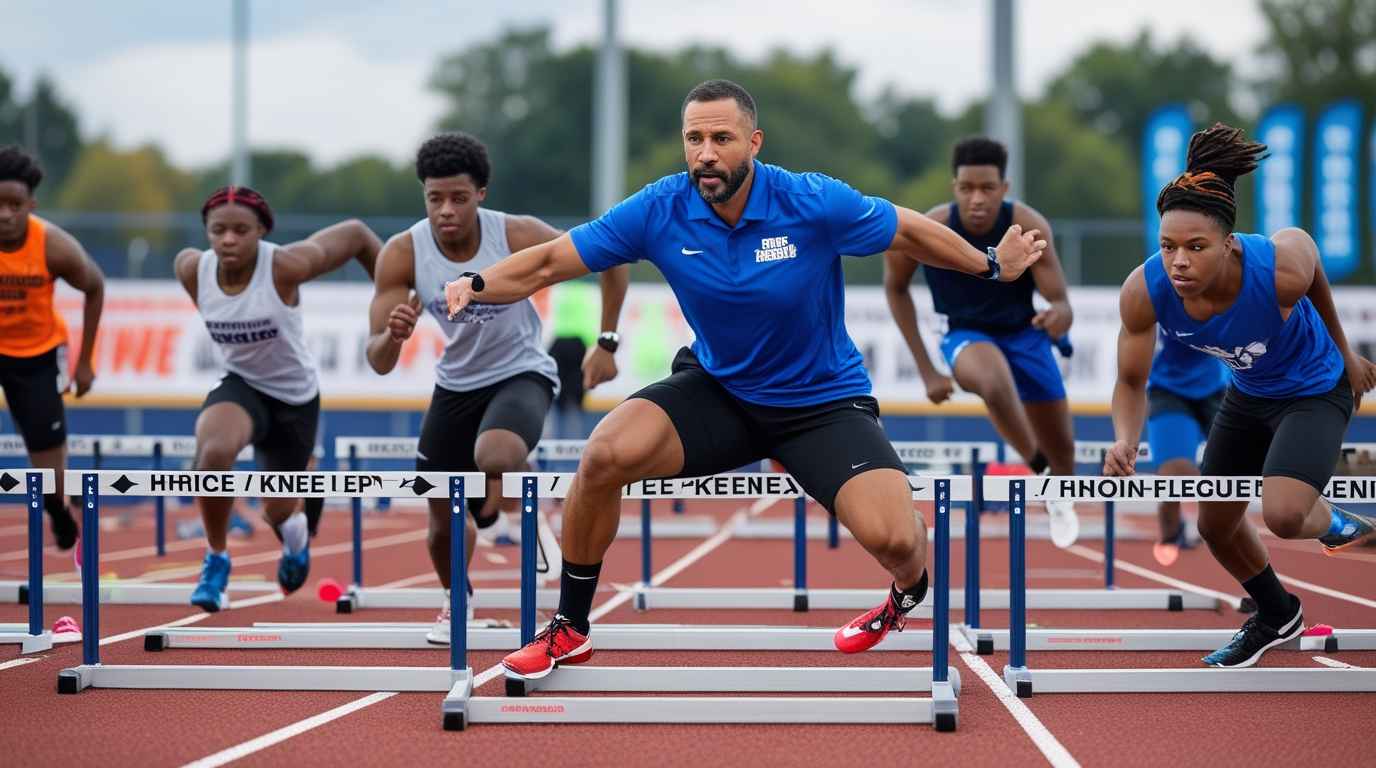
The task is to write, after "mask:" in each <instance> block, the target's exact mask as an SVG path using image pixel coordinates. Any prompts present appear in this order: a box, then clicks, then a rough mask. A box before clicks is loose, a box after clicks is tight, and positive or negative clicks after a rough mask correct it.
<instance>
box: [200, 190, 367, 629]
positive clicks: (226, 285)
mask: <svg viewBox="0 0 1376 768" xmlns="http://www.w3.org/2000/svg"><path fill="white" fill-rule="evenodd" d="M201 217H202V219H203V220H204V222H205V225H206V235H207V238H208V239H209V240H210V246H211V247H210V249H208V250H204V251H203V250H201V249H199V248H187V249H185V250H183V251H182V252H181V253H179V254H177V260H176V265H175V270H176V275H177V280H178V281H179V282H181V284H182V287H183V288H185V289H186V292H187V294H188V295H189V296H190V297H191V300H192V302H194V303H195V304H196V308H197V309H198V310H199V311H200V313H201V315H202V317H203V318H204V320H205V324H206V328H207V330H209V331H210V335H211V338H212V340H213V341H214V342H215V343H216V344H217V345H218V346H219V347H220V349H221V351H222V352H223V353H224V356H225V361H226V367H227V368H228V372H227V373H226V374H225V376H224V378H222V379H221V380H220V382H219V383H218V384H216V385H215V387H214V388H213V389H212V390H211V392H210V394H209V395H208V396H207V397H206V401H205V404H204V405H203V406H202V409H201V413H200V415H199V416H198V417H197V418H196V461H195V468H196V469H198V470H215V471H224V470H228V469H232V468H233V466H234V461H235V457H237V456H238V455H239V452H240V451H242V450H243V449H244V447H245V446H247V445H249V444H250V443H252V444H253V446H254V453H255V459H256V460H257V463H258V466H259V467H260V468H261V469H265V470H270V471H290V472H299V471H302V470H304V469H306V468H307V465H308V463H309V461H310V458H311V452H312V449H314V447H315V431H316V425H317V422H318V419H319V413H320V399H319V396H318V391H319V390H318V375H317V373H316V369H315V361H314V359H313V358H312V357H311V355H310V353H309V352H308V351H307V349H306V345H305V337H304V330H303V328H302V323H301V309H300V303H301V294H300V286H301V285H302V284H303V283H305V282H307V281H309V280H312V279H314V278H316V277H318V276H320V275H323V274H325V273H326V272H330V271H333V270H335V269H338V268H339V267H342V266H344V265H345V264H346V263H348V262H349V261H351V260H355V259H356V260H357V261H358V262H359V263H360V264H362V265H363V268H364V269H365V270H367V271H368V274H369V275H371V274H372V273H373V265H374V263H375V262H376V260H377V254H378V251H379V250H381V247H382V243H381V241H379V240H378V237H377V235H375V234H373V232H372V230H370V229H368V227H367V226H366V225H364V224H363V222H361V221H357V220H352V221H345V222H341V223H339V224H335V225H334V226H331V227H327V228H325V229H322V230H321V231H319V232H316V233H315V234H313V235H311V236H310V237H309V238H308V239H306V240H302V241H300V242H296V243H292V244H290V245H284V246H277V245H273V244H271V243H269V242H267V241H266V240H264V238H265V237H266V236H267V235H268V233H269V232H271V231H272V225H273V216H272V209H271V208H269V207H268V203H267V201H266V200H264V199H263V197H262V195H259V194H258V193H257V192H255V191H253V190H252V189H249V188H247V187H224V188H221V189H219V190H217V191H216V192H215V193H214V194H212V195H211V196H210V198H209V199H208V200H206V202H205V205H204V206H203V207H202V208H201ZM196 502H197V505H198V506H199V507H200V510H201V519H202V521H203V523H204V525H205V535H206V543H207V544H208V545H209V551H208V552H207V553H206V556H205V560H204V562H203V563H202V566H201V578H200V581H199V582H198V583H197V584H196V589H195V590H194V591H193V592H192V595H191V603H192V605H196V606H199V607H201V608H203V609H205V610H206V611H209V612H214V611H218V610H219V609H220V608H221V607H222V606H223V605H224V602H225V600H224V598H225V588H226V586H227V585H228V583H229V570H230V568H229V552H228V551H227V549H226V546H227V540H226V539H227V536H226V535H227V533H228V527H229V516H230V511H231V510H232V508H233V505H234V499H228V498H225V499H216V498H209V497H205V498H200V499H197V500H196ZM298 503H299V502H298V500H297V499H264V500H263V516H264V517H266V518H267V520H268V522H269V523H270V524H271V525H272V526H273V528H274V529H275V530H276V531H277V533H278V535H279V536H280V537H281V538H282V541H283V544H284V547H283V551H282V559H281V561H280V562H279V564H278V570H277V580H278V583H279V584H280V585H281V586H282V589H283V590H284V591H286V592H287V593H291V592H293V591H295V590H296V589H298V588H299V587H300V586H301V585H302V584H304V583H305V581H306V578H307V576H308V575H309V573H310V549H309V547H308V546H307V541H308V534H309V525H308V524H307V522H306V517H305V515H302V514H299V513H297V512H296V510H297V506H298Z"/></svg>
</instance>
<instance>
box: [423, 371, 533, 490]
mask: <svg viewBox="0 0 1376 768" xmlns="http://www.w3.org/2000/svg"><path fill="white" fill-rule="evenodd" d="M553 399H554V383H553V382H551V381H550V380H549V379H547V378H545V377H544V376H541V375H540V374H538V373H518V374H516V375H515V376H512V377H511V378H509V379H503V380H501V381H499V382H497V383H496V384H489V385H488V386H486V387H483V388H482V389H474V390H470V391H468V392H454V391H451V390H448V389H444V388H443V387H439V386H436V387H435V393H434V394H433V395H432V396H431V397H430V407H429V408H428V409H426V411H425V419H424V420H423V421H422V422H421V425H420V443H419V444H418V445H417V446H416V469H417V470H419V471H421V472H475V471H477V469H478V462H477V459H476V458H475V456H474V453H473V451H474V448H475V447H476V445H477V442H478V435H481V434H482V433H484V432H486V431H487V430H489V429H505V430H510V431H512V432H515V433H516V434H518V435H520V436H521V440H523V441H525V444H526V449H527V450H528V451H533V450H535V446H536V444H537V443H539V442H540V433H541V432H542V431H543V430H544V428H545V415H546V414H548V413H549V404H550V401H551V400H553ZM486 501H487V500H486V499H485V498H481V499H469V500H468V508H469V509H471V510H475V511H476V510H480V509H482V508H483V504H484V503H486Z"/></svg>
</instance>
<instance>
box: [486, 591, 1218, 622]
mask: <svg viewBox="0 0 1376 768" xmlns="http://www.w3.org/2000/svg"><path fill="white" fill-rule="evenodd" d="M627 589H628V590H629V591H630V592H632V594H633V597H634V601H635V605H636V607H637V608H638V609H640V610H653V609H656V608H673V609H706V610H731V609H740V610H798V606H799V605H805V606H806V607H807V609H808V610H864V609H866V608H873V607H874V606H876V605H879V604H880V603H881V602H883V600H884V599H885V598H886V597H887V596H888V595H887V592H885V591H883V590H876V589H809V590H802V591H800V590H797V589H794V588H792V587H753V588H752V587H746V588H704V587H646V586H644V585H641V584H636V585H635V586H631V587H627ZM478 594H479V595H481V594H482V592H479V593H478ZM964 603H965V590H963V589H952V590H951V592H950V604H951V609H952V610H959V608H960V606H962V605H964ZM1010 605H1011V598H1010V595H1009V593H1008V590H1006V589H981V590H980V606H981V607H982V608H984V609H987V610H1007V609H1008V608H1010ZM1219 606H1220V603H1219V600H1218V599H1217V598H1215V597H1212V596H1209V595H1199V594H1195V593H1192V592H1181V591H1178V590H1171V589H1029V590H1027V608H1028V609H1029V610H1032V609H1035V610H1073V611H1085V610H1135V611H1140V610H1165V611H1175V610H1184V609H1200V610H1210V611H1215V610H1218V609H1219ZM912 615H914V616H917V617H919V618H931V615H932V596H931V595H928V597H927V598H926V599H924V600H923V601H922V602H921V603H920V604H919V605H918V607H917V608H916V609H915V613H914V614H912Z"/></svg>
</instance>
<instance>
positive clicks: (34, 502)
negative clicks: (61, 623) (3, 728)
mask: <svg viewBox="0 0 1376 768" xmlns="http://www.w3.org/2000/svg"><path fill="white" fill-rule="evenodd" d="M56 492H57V475H56V473H54V472H53V471H52V470H51V469H0V496H22V497H24V510H25V512H26V515H25V517H26V519H27V520H28V529H29V530H28V534H29V537H28V538H29V581H28V583H29V584H30V585H32V587H31V589H32V591H31V595H32V597H33V599H32V600H30V601H29V623H28V624H27V625H24V624H0V645H15V644H17V645H18V646H19V652H20V653H34V652H36V651H46V650H48V649H49V648H52V647H53V633H52V632H50V631H49V630H48V629H47V627H46V626H45V625H44V622H43V494H45V493H56Z"/></svg>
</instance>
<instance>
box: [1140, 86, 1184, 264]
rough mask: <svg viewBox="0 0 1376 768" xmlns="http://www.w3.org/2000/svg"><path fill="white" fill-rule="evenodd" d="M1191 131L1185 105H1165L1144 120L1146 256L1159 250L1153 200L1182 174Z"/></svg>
mask: <svg viewBox="0 0 1376 768" xmlns="http://www.w3.org/2000/svg"><path fill="white" fill-rule="evenodd" d="M1193 131H1194V124H1193V123H1192V122H1191V121H1190V112H1189V110H1188V109H1186V108H1185V105H1184V104H1167V105H1166V106H1164V107H1161V108H1159V109H1157V110H1156V111H1155V112H1152V113H1151V116H1150V117H1148V118H1147V127H1146V130H1145V131H1144V132H1143V135H1142V221H1143V224H1144V227H1143V229H1144V230H1145V234H1146V238H1147V255H1148V256H1150V255H1151V254H1153V253H1156V252H1157V251H1158V250H1160V248H1161V245H1160V242H1161V238H1160V231H1161V216H1160V215H1159V214H1157V212H1156V197H1157V195H1159V194H1160V193H1161V188H1162V187H1164V186H1166V185H1167V184H1169V183H1171V182H1172V181H1174V180H1175V177H1176V176H1179V175H1180V174H1181V173H1183V172H1184V171H1185V150H1186V149H1188V148H1189V145H1190V134H1191V133H1193Z"/></svg>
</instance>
